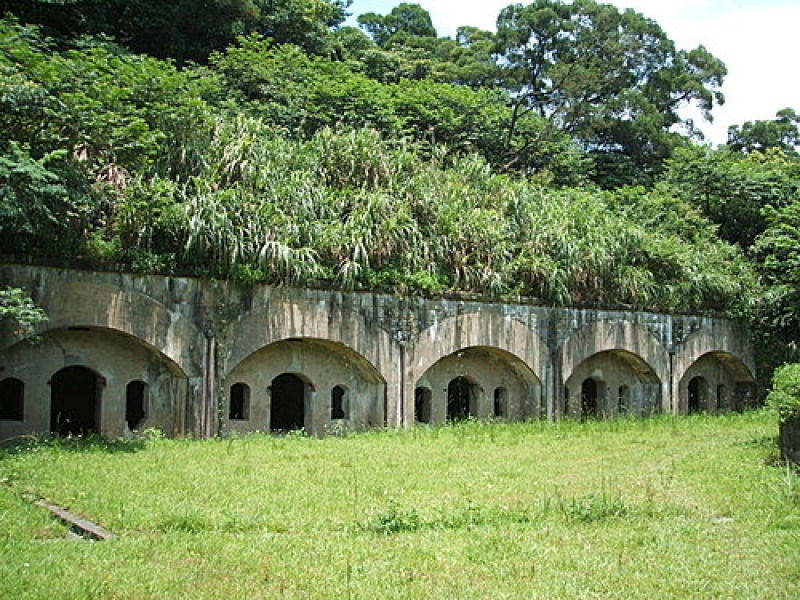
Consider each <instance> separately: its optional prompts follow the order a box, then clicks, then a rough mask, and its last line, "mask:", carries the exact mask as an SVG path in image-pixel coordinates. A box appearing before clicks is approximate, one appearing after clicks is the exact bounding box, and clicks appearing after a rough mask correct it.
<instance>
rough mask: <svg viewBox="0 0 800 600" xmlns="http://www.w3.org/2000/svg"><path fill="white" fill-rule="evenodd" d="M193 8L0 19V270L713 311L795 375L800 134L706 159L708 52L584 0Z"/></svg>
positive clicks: (787, 122)
mask: <svg viewBox="0 0 800 600" xmlns="http://www.w3.org/2000/svg"><path fill="white" fill-rule="evenodd" d="M201 4H202V6H200V5H199V4H198V2H195V0H186V1H184V2H180V3H167V4H164V3H155V2H152V1H150V0H139V1H137V2H134V3H130V2H126V3H121V2H119V1H118V0H104V1H102V2H89V1H88V0H85V1H84V0H76V1H74V2H61V3H55V4H54V3H52V2H45V1H44V0H37V1H34V2H15V1H5V2H2V3H0V10H5V11H8V12H7V13H6V16H5V19H3V20H2V21H1V22H0V199H1V200H2V204H0V233H1V234H2V235H0V253H3V254H5V255H15V256H21V255H23V256H33V257H35V259H36V260H38V261H40V262H46V263H50V264H57V265H77V266H83V267H92V268H108V269H112V268H113V269H124V270H128V271H133V272H139V273H164V274H188V275H196V276H202V277H214V278H231V279H235V280H238V281H240V282H242V283H243V284H251V283H256V282H268V283H272V284H293V285H311V286H335V287H340V288H346V289H366V290H369V289H382V290H388V291H396V292H398V293H418V294H426V295H436V294H442V293H449V292H470V293H477V294H480V295H483V296H487V297H491V298H501V299H503V298H518V297H521V296H522V297H529V298H533V299H535V300H536V301H539V302H543V303H548V304H552V305H580V306H609V307H632V308H637V309H647V310H658V311H667V310H669V311H703V310H720V311H727V312H728V313H730V314H733V315H747V316H749V317H750V318H751V319H752V321H753V323H754V324H755V325H756V326H757V329H758V330H759V331H760V332H762V335H761V338H762V340H763V346H764V347H765V348H767V349H768V352H769V353H770V354H771V355H772V356H773V358H772V359H771V360H772V361H773V362H776V361H780V360H783V359H786V358H790V357H791V356H793V353H794V355H796V352H797V348H796V346H795V345H794V335H793V334H792V331H797V329H798V328H800V322H798V320H797V319H798V317H797V315H798V314H800V310H798V308H800V305H799V303H800V293H798V287H800V286H798V282H799V281H800V279H799V278H800V276H799V275H798V268H797V265H798V257H799V256H800V235H798V230H799V229H798V227H799V226H800V224H799V223H798V221H797V217H798V208H797V207H798V202H800V200H799V199H798V173H799V172H800V159H798V153H797V142H798V138H799V137H800V136H798V129H797V125H798V118H797V115H796V114H795V112H794V111H793V110H791V109H786V110H784V111H781V112H780V113H779V114H778V115H776V119H775V120H774V121H756V122H748V123H745V124H743V125H742V126H741V127H734V128H732V129H731V137H730V143H729V144H727V145H726V146H723V147H720V148H718V149H711V148H709V147H707V146H705V145H702V144H701V143H700V140H699V138H698V135H699V134H698V133H697V131H696V130H695V129H694V128H693V127H692V123H691V122H689V121H687V120H685V119H683V118H682V117H681V112H680V110H681V108H682V107H685V106H687V105H690V104H692V105H695V106H699V107H700V108H702V109H703V110H705V111H708V110H710V109H711V108H713V107H714V106H715V105H717V104H719V103H720V102H721V101H722V97H721V94H720V92H719V89H720V86H721V84H722V81H723V80H724V76H725V67H724V64H723V63H722V62H721V61H720V60H719V59H717V58H716V57H714V56H712V55H711V54H710V53H708V51H707V50H705V49H704V48H702V47H699V48H696V49H693V50H682V49H678V48H676V47H675V45H674V43H673V42H672V41H671V40H670V39H669V38H668V37H667V36H666V35H665V34H664V32H663V31H662V30H661V28H660V27H659V26H658V24H657V23H655V22H653V21H650V20H648V19H646V18H644V17H643V16H642V15H640V14H638V13H635V12H634V11H624V12H620V11H618V10H617V9H616V8H614V7H612V6H607V5H602V4H597V3H595V2H593V1H591V0H576V1H575V2H572V3H567V2H559V1H555V0H536V1H535V2H533V3H531V4H529V5H527V6H523V5H511V6H509V7H507V8H506V9H504V10H503V11H501V13H500V15H499V17H498V29H497V31H496V32H487V31H481V30H477V29H475V28H470V27H463V28H461V29H459V32H458V35H457V36H456V38H455V39H450V38H445V37H439V36H438V35H437V33H436V31H435V29H434V28H433V26H432V25H431V24H430V16H429V15H428V14H427V13H426V12H425V11H424V10H423V9H422V8H421V7H419V6H418V5H414V4H406V3H404V4H399V5H398V6H397V7H396V8H395V9H393V10H392V11H391V12H390V13H389V14H387V15H377V14H374V13H370V14H367V15H361V16H360V17H359V19H358V22H359V25H360V28H353V27H344V26H342V23H343V20H344V17H345V15H346V9H347V6H348V3H347V2H342V1H329V2H326V1H325V0H292V2H289V1H288V0H286V1H282V0H270V1H267V0H233V1H231V0H226V1H225V2H221V1H220V2H216V1H215V2H204V3H201ZM133 5H135V7H134V6H133ZM134 8H135V9H136V10H134ZM137 11H138V12H137ZM189 11H194V13H192V14H196V18H193V19H189V20H187V19H186V18H185V16H186V14H189ZM188 21H191V22H192V23H194V25H190V24H189V23H188ZM203 23H205V25H203V27H202V28H199V29H197V30H196V31H195V30H193V29H192V27H200V25H202V24H203ZM165 28H166V29H167V30H170V31H171V32H172V33H173V35H170V36H166V35H162V34H163V33H164V31H165ZM170 28H171V29H170ZM201 31H202V32H204V34H203V35H201V34H200V32H201ZM159 32H161V33H159ZM167 38H168V39H167ZM10 283H13V282H10Z"/></svg>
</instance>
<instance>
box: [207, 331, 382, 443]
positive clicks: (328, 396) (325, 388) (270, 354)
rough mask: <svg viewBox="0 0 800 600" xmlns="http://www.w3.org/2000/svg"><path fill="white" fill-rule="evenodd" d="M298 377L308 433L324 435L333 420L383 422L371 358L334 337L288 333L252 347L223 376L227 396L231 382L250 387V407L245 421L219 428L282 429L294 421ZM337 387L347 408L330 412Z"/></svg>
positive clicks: (357, 423) (363, 424)
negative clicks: (325, 338) (261, 346)
mask: <svg viewBox="0 0 800 600" xmlns="http://www.w3.org/2000/svg"><path fill="white" fill-rule="evenodd" d="M279 377H283V379H278V378H279ZM301 381H302V382H303V386H305V388H304V391H303V402H304V404H303V407H302V411H303V422H304V429H305V431H306V433H308V434H309V435H324V434H325V433H326V432H327V431H329V430H330V427H331V426H332V424H333V422H334V421H336V422H337V423H338V424H339V426H342V425H344V426H346V427H352V428H359V427H368V426H374V425H380V426H382V425H384V424H385V414H386V407H385V403H386V382H385V380H384V379H383V377H382V375H381V374H380V373H379V372H378V370H377V369H376V368H375V367H374V366H373V365H372V364H371V363H370V361H368V360H367V359H366V358H364V357H363V356H361V355H359V354H358V353H357V352H355V351H354V350H353V349H352V348H350V347H348V346H345V345H344V344H341V343H338V342H333V341H330V340H323V339H316V338H289V339H284V340H281V341H279V342H275V343H272V344H269V345H267V346H265V347H263V348H260V349H259V350H257V351H255V352H253V353H252V354H251V355H249V356H247V357H246V358H244V359H243V360H242V361H241V362H239V363H238V364H237V365H236V366H234V367H233V368H232V369H231V371H230V372H229V373H228V374H227V375H226V376H225V379H224V382H223V393H224V394H225V395H226V396H229V395H230V393H231V389H232V386H234V385H237V384H244V385H247V386H248V387H249V389H250V411H249V419H248V420H247V421H236V420H231V419H227V420H226V422H225V423H224V424H223V431H237V432H246V431H270V430H273V429H276V427H277V429H280V430H283V429H285V428H286V427H287V426H289V425H297V418H298V417H297V411H298V410H299V408H298V407H299V400H298V399H299V397H300V393H299V392H298V391H297V390H298V389H299V388H300V383H299V382H301ZM337 388H339V389H340V390H341V391H342V394H341V398H340V400H341V401H342V405H341V407H339V408H342V409H346V410H345V411H344V412H345V413H346V414H345V415H344V416H342V411H337V412H336V414H334V412H333V402H334V394H335V393H336V392H335V390H336V389H337ZM287 403H288V405H290V406H292V407H294V408H292V409H288V408H287V409H286V410H289V411H290V412H291V411H294V412H291V415H289V414H285V413H284V412H282V411H283V409H282V408H280V405H281V404H287ZM292 415H293V416H292ZM273 419H277V422H276V423H277V426H276V425H275V424H274V423H273Z"/></svg>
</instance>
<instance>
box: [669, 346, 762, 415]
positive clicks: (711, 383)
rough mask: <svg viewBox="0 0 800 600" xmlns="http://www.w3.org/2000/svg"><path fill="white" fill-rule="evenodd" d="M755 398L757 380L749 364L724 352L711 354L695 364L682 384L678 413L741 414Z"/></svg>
mask: <svg viewBox="0 0 800 600" xmlns="http://www.w3.org/2000/svg"><path fill="white" fill-rule="evenodd" d="M754 397H755V377H754V376H753V373H752V372H751V370H750V368H749V367H748V366H747V365H746V364H745V362H744V361H743V360H742V359H741V358H739V357H737V356H735V355H733V354H731V353H730V352H724V351H718V350H717V351H711V352H706V353H705V354H703V355H701V356H699V357H698V358H697V359H696V360H695V361H693V362H692V363H691V364H690V365H688V367H687V368H686V370H685V371H684V372H683V374H682V376H681V377H680V379H679V380H678V411H679V412H680V413H681V414H687V413H695V412H711V413H716V412H724V411H728V410H735V411H740V410H742V409H744V408H745V407H747V406H749V405H750V404H751V403H752V401H753V399H754Z"/></svg>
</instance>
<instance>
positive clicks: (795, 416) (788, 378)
mask: <svg viewBox="0 0 800 600" xmlns="http://www.w3.org/2000/svg"><path fill="white" fill-rule="evenodd" d="M767 404H768V405H769V406H771V407H772V408H774V409H775V410H776V411H778V418H779V419H780V420H781V422H783V423H785V422H787V421H800V363H794V364H790V365H784V366H782V367H780V368H778V369H776V370H775V374H774V375H773V377H772V391H771V392H770V393H769V396H767Z"/></svg>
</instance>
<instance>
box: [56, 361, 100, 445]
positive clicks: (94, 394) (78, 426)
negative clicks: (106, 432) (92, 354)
mask: <svg viewBox="0 0 800 600" xmlns="http://www.w3.org/2000/svg"><path fill="white" fill-rule="evenodd" d="M101 396H102V394H101V378H100V377H99V375H98V374H97V373H95V372H94V371H92V370H91V369H89V368H87V367H80V366H73V367H65V368H63V369H61V370H60V371H58V372H57V373H56V374H55V375H53V378H52V379H51V380H50V431H51V432H52V433H55V434H58V435H88V434H92V433H100V404H101V402H100V401H101Z"/></svg>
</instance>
